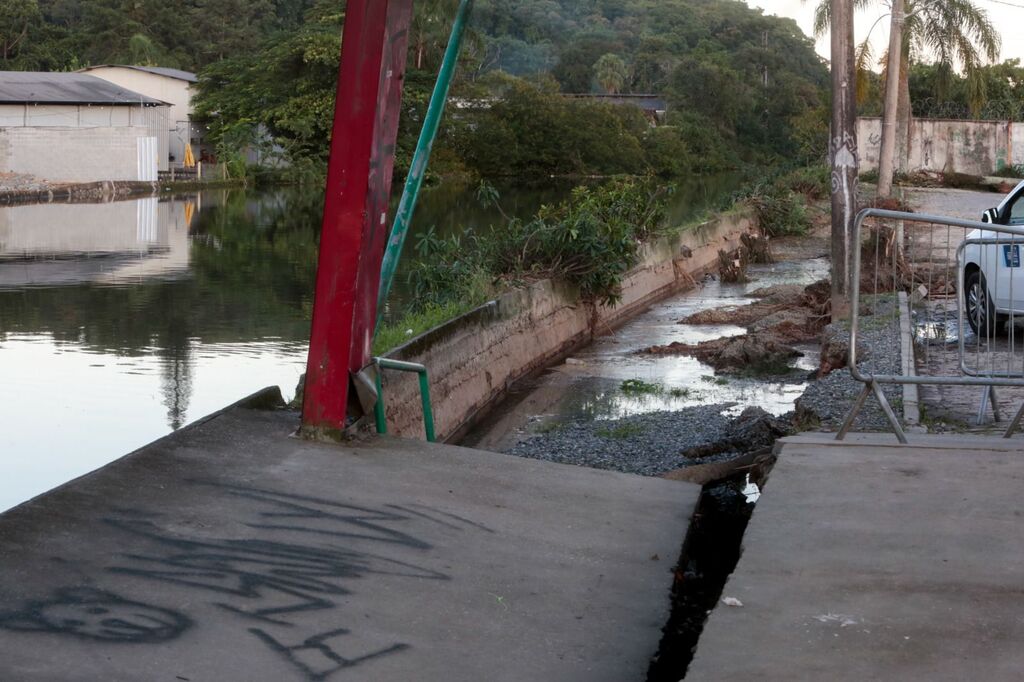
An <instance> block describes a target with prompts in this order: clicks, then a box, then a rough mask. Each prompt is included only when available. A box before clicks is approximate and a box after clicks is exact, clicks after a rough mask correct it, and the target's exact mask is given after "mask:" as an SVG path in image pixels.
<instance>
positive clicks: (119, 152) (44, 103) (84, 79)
mask: <svg viewBox="0 0 1024 682" xmlns="http://www.w3.org/2000/svg"><path fill="white" fill-rule="evenodd" d="M168 108H169V107H168V104H167V103H166V102H164V101H161V100H158V99H155V98H152V97H147V96H146V95H143V94H141V93H138V92H134V91H131V90H127V89H125V88H122V87H119V86H116V85H114V84H113V83H110V82H108V81H105V80H102V79H100V78H95V77H93V76H89V75H86V74H81V73H38V72H29V71H0V173H4V172H13V173H23V174H27V175H33V176H35V177H37V178H40V179H43V180H48V181H51V182H68V183H72V182H97V181H102V180H122V181H123V180H127V181H155V180H156V179H157V170H158V169H159V170H166V169H167V148H168V123H167V121H168Z"/></svg>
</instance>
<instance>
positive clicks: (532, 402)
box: [464, 257, 829, 451]
mask: <svg viewBox="0 0 1024 682" xmlns="http://www.w3.org/2000/svg"><path fill="white" fill-rule="evenodd" d="M828 273H829V264H828V260H827V259H826V258H823V257H815V258H808V259H804V260H798V261H781V262H779V263H776V264H774V265H758V266H752V267H751V269H750V272H749V275H750V280H751V281H750V282H747V283H745V284H723V283H721V282H719V281H717V279H714V278H708V279H707V280H706V281H705V282H703V283H702V284H701V285H700V286H699V287H698V288H697V289H694V290H692V291H689V292H686V293H683V294H680V295H678V296H674V297H672V298H670V299H668V300H666V301H663V302H661V303H658V304H656V305H654V306H652V307H651V309H650V310H648V311H647V312H645V313H643V314H641V315H640V316H638V317H637V318H635V319H634V320H632V321H630V322H629V323H627V324H626V325H624V326H623V327H621V328H620V329H618V330H616V331H615V332H613V333H611V334H609V335H607V336H603V337H601V338H599V339H597V340H596V341H595V342H594V343H593V344H591V345H590V346H589V347H587V348H585V349H583V350H582V351H580V352H578V353H577V354H575V355H574V356H573V357H571V358H569V359H568V360H566V362H565V363H563V364H561V365H559V366H557V367H554V368H552V369H550V370H548V371H546V372H544V373H543V374H542V375H541V376H539V377H537V378H535V379H534V380H532V381H529V382H524V384H523V385H522V386H521V387H518V388H517V389H516V391H515V394H514V395H513V397H512V398H511V399H510V400H509V401H508V402H507V403H506V405H507V409H505V410H503V411H502V414H501V415H500V416H497V417H493V418H491V419H490V420H489V421H487V422H485V423H484V424H482V425H481V426H480V427H479V428H478V429H477V430H476V431H475V432H474V433H472V434H471V435H470V436H469V437H468V438H467V439H466V440H465V441H464V444H465V445H468V446H471V447H480V448H487V449H493V450H502V451H504V450H509V449H510V448H512V447H514V446H515V445H516V444H517V443H518V442H520V441H523V440H528V439H530V438H531V437H533V436H535V435H538V434H545V433H550V432H551V431H552V430H554V429H557V428H559V427H560V425H565V424H570V423H573V422H578V421H580V420H588V421H589V420H609V421H610V420H619V419H623V418H628V417H633V416H638V415H645V414H655V413H663V412H675V411H679V410H684V409H687V408H694V407H700V406H720V409H717V410H716V412H717V413H719V415H720V416H722V417H733V416H737V415H739V414H740V413H742V412H743V410H744V409H746V408H747V407H751V406H757V407H760V408H762V409H764V410H765V411H767V412H768V413H769V414H772V415H776V416H778V415H782V414H785V413H787V412H790V411H792V410H793V403H794V401H795V400H796V399H797V398H799V397H800V396H801V395H802V394H803V393H804V391H805V390H806V388H807V385H808V383H809V375H810V374H811V373H812V371H813V370H815V369H816V368H817V366H818V357H817V356H818V348H817V346H815V345H812V344H797V348H798V349H799V350H801V351H803V352H804V356H803V357H801V358H797V359H796V360H795V361H794V362H793V363H792V365H791V371H790V373H789V374H788V375H784V376H772V377H763V376H741V375H735V374H729V375H716V373H715V371H714V370H713V369H712V368H711V367H709V366H707V365H705V364H703V363H702V362H700V361H699V360H697V359H695V358H693V357H689V356H684V355H648V354H643V353H641V352H640V351H641V350H643V349H645V348H648V347H650V346H652V345H668V344H671V343H673V342H680V343H689V344H694V343H699V342H702V341H709V340H712V339H716V338H722V337H729V336H739V335H741V334H744V333H746V329H745V328H743V327H739V326H731V325H699V326H696V325H686V324H680V323H679V320H681V319H683V318H684V317H686V316H688V315H690V314H692V313H695V312H698V311H701V310H705V309H708V308H717V307H721V306H741V305H746V304H748V303H753V302H755V299H753V298H751V297H750V296H749V294H750V293H751V292H753V291H755V290H757V289H761V288H764V287H769V286H773V285H777V284H795V285H801V286H806V285H810V284H812V283H814V282H816V281H818V280H820V279H824V278H826V277H827V276H828Z"/></svg>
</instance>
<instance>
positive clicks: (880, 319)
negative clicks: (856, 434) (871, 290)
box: [797, 298, 903, 431]
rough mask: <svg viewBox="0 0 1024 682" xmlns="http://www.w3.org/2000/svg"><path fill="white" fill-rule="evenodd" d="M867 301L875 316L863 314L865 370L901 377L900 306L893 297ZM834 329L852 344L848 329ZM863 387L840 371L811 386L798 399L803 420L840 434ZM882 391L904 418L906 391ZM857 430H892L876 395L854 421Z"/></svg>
mask: <svg viewBox="0 0 1024 682" xmlns="http://www.w3.org/2000/svg"><path fill="white" fill-rule="evenodd" d="M866 300H867V303H868V305H869V306H870V307H871V308H872V314H871V315H861V323H860V337H859V340H858V344H857V345H858V351H859V353H858V355H859V357H860V366H861V368H862V370H861V371H863V372H867V373H870V374H899V373H900V354H899V347H900V345H899V344H900V330H899V315H898V313H897V311H896V306H895V305H894V303H893V301H892V299H891V298H886V299H878V300H874V301H872V300H870V299H866ZM832 329H833V330H834V331H835V333H836V335H837V337H838V338H841V339H843V340H844V341H846V342H849V338H850V333H849V330H848V328H846V327H844V326H834V327H832ZM863 388H864V385H863V384H861V383H860V382H858V381H855V380H854V379H853V377H852V376H850V371H849V370H848V369H840V370H836V371H834V372H832V373H831V374H828V375H827V376H825V377H823V378H821V379H819V380H817V381H815V382H813V383H812V384H811V385H810V386H808V388H807V391H805V392H804V395H803V396H802V397H801V398H800V399H799V400H797V409H798V413H799V414H800V416H801V417H804V416H812V417H814V418H817V419H819V420H820V421H821V429H822V430H825V431H837V430H839V427H840V426H841V425H842V423H843V420H844V419H846V415H847V414H849V412H850V410H851V409H852V407H853V402H854V400H856V398H857V395H858V394H859V393H860V392H861V390H862V389H863ZM882 390H883V391H884V392H885V395H886V397H887V398H888V399H889V404H890V405H892V408H893V409H894V410H895V411H896V415H897V416H900V417H902V414H903V390H902V388H901V387H899V386H893V385H888V386H883V387H882ZM854 430H855V431H891V430H892V428H891V427H890V426H889V420H888V419H886V417H885V413H884V412H882V408H881V407H879V405H878V401H877V400H875V398H874V396H870V397H869V398H868V400H867V402H866V403H865V404H864V409H863V410H861V412H860V415H858V417H857V421H856V422H854Z"/></svg>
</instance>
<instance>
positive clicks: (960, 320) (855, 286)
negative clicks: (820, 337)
mask: <svg viewBox="0 0 1024 682" xmlns="http://www.w3.org/2000/svg"><path fill="white" fill-rule="evenodd" d="M868 218H879V219H882V220H893V221H898V222H900V223H902V224H904V225H909V224H912V223H923V224H930V225H932V228H933V229H932V231H931V232H929V233H928V236H929V238H930V239H931V240H934V236H935V231H934V226H944V227H945V228H946V232H947V234H946V246H945V249H946V256H945V257H944V258H943V259H941V260H938V261H937V260H936V259H935V254H934V243H929V244H925V245H924V246H925V247H926V248H928V256H927V262H928V266H929V269H928V281H927V284H928V286H927V287H926V286H924V284H923V283H922V284H921V286H920V287H918V288H919V289H923V290H925V293H922V294H921V297H922V299H924V298H928V297H929V296H930V295H931V294H932V288H931V284H932V273H933V272H934V267H935V264H936V263H937V262H941V263H942V264H943V265H944V266H945V267H946V268H947V272H948V268H949V267H955V268H956V276H955V278H954V279H953V281H954V282H955V289H956V292H955V294H956V305H957V312H956V320H957V330H958V334H959V338H958V339H957V353H958V356H959V357H958V369H959V371H960V376H901V375H874V374H870V373H867V372H864V371H862V368H861V367H859V366H858V364H857V363H858V352H857V340H858V337H859V334H860V294H861V291H860V290H861V286H860V285H861V277H862V275H863V273H862V269H863V263H862V260H863V258H862V254H861V250H862V248H863V245H862V233H863V226H864V222H865V221H866V220H867V219H868ZM951 228H958V229H964V230H967V231H978V232H979V235H980V236H975V237H970V236H969V235H968V234H966V233H965V236H964V239H962V240H961V241H960V242H959V244H958V246H957V247H956V249H955V254H956V257H955V259H954V261H953V262H950V254H951V252H953V251H954V250H953V246H952V245H953V244H954V242H953V241H952V236H951V231H950V230H951ZM986 233H988V234H992V235H994V236H985V235H986ZM876 239H881V234H880V233H879V234H878V235H876ZM1006 242H1009V245H1010V246H1009V248H1010V256H1009V257H1008V258H1009V260H1010V261H1011V262H1016V258H1017V256H1016V253H1017V251H1015V250H1014V249H1015V247H1017V246H1019V245H1024V226H1015V225H998V224H993V223H983V222H980V221H974V220H964V219H961V218H950V217H943V216H935V215H928V214H921V213H906V212H901V211H889V210H883V209H875V208H870V209H865V210H863V211H861V212H860V213H859V214H858V215H857V219H856V221H855V222H854V233H853V241H852V244H853V245H854V250H853V254H852V256H853V258H852V270H853V272H852V273H851V278H852V279H851V286H850V292H851V301H850V302H851V316H850V352H849V369H850V374H851V376H852V377H853V378H854V379H855V380H857V381H858V382H860V383H862V384H864V388H863V390H862V391H861V392H860V394H859V395H858V396H857V398H856V400H855V402H854V404H853V407H852V409H851V411H850V412H849V414H848V415H847V417H846V419H845V420H844V422H843V425H842V427H841V428H840V430H839V433H838V434H837V436H836V439H837V440H843V439H844V438H845V437H846V435H847V433H848V432H849V431H850V429H851V428H852V426H853V423H854V420H855V419H856V417H857V414H858V413H859V412H860V411H861V410H862V409H863V407H864V403H865V401H866V400H867V398H868V396H869V395H870V394H874V396H875V398H876V399H877V400H878V403H879V405H880V407H881V408H882V410H883V412H884V413H885V416H886V418H887V419H888V421H889V423H890V424H891V426H892V428H893V431H894V432H895V434H896V437H897V438H898V439H899V440H900V442H901V443H906V442H907V439H906V435H905V433H904V431H903V427H902V424H901V423H900V421H899V419H898V418H897V416H896V414H895V412H894V411H893V409H892V406H891V405H890V404H889V401H888V399H887V398H886V396H885V393H884V392H883V391H882V385H883V384H895V385H918V386H941V385H950V386H977V387H981V388H983V389H984V396H983V399H982V404H981V407H980V411H981V414H980V416H979V419H981V418H982V417H983V416H984V411H985V410H986V407H987V404H986V403H989V402H990V401H991V406H992V409H993V413H994V415H995V416H996V420H997V421H999V416H1000V415H999V408H998V405H997V404H996V402H995V389H996V387H1018V388H1024V367H1022V369H1021V370H1020V371H1016V370H1010V369H1009V368H1008V369H1007V370H1006V371H1003V370H997V369H996V368H995V357H996V355H995V354H997V353H998V352H999V351H998V347H996V346H994V345H993V343H992V339H993V338H994V334H993V333H991V324H992V322H994V321H989V320H987V319H986V321H985V324H984V328H982V329H980V330H979V332H978V344H977V345H978V347H977V349H976V350H977V353H978V359H977V361H976V363H975V364H976V366H974V367H972V366H970V365H969V364H968V359H967V344H966V340H965V332H964V329H965V322H967V320H966V312H965V311H966V298H965V296H966V294H965V291H964V288H965V286H966V283H965V269H966V267H967V264H968V260H969V258H968V255H967V251H966V249H967V248H968V247H970V246H976V247H981V248H982V252H981V255H979V256H977V257H978V258H981V259H982V262H981V269H982V270H983V271H984V265H985V261H984V259H985V257H986V254H987V251H986V250H984V248H983V247H985V246H991V245H995V246H996V247H997V248H996V252H997V253H996V258H997V261H998V260H999V253H998V252H999V248H998V247H1000V245H1004V248H1006V247H1005V243H1006ZM920 246H921V245H920V244H918V247H920ZM902 247H903V244H902V243H900V244H899V245H898V248H900V249H902ZM896 250H897V245H896V244H894V245H893V253H894V262H893V281H892V287H893V291H892V293H893V294H895V293H896V292H897V289H902V288H903V287H904V286H905V285H906V284H905V282H906V280H902V281H901V279H900V277H901V274H903V273H902V271H901V270H899V269H898V268H897V267H896V260H895V259H896ZM875 258H876V262H875V264H874V265H875V269H876V270H875V272H876V274H875V292H874V293H875V295H876V296H877V295H878V294H879V290H878V272H879V267H880V263H879V262H878V252H877V249H876V256H875ZM998 266H999V265H998V262H997V264H996V267H997V268H998ZM909 267H910V280H909V286H910V287H911V288H913V287H914V286H915V285H916V284H917V283H918V280H916V279H915V277H916V275H917V274H919V273H918V272H917V271H915V270H914V269H913V265H909ZM1007 267H1019V265H1017V266H1012V265H1010V264H1008V266H1007ZM1012 277H1013V272H1012V270H1011V272H1010V286H1011V291H1010V295H1009V307H1010V311H1009V317H1010V321H1011V323H1012V321H1013V316H1014V313H1015V311H1014V310H1013V307H1014V305H1013V300H1014V297H1013V291H1012V285H1013V279H1012ZM996 279H998V278H996ZM945 283H946V284H945V287H946V288H944V289H943V290H942V291H943V292H945V293H944V294H942V295H946V296H948V294H949V289H948V287H949V285H950V279H949V277H948V275H947V277H946V279H945ZM990 286H994V287H995V289H994V291H995V293H994V294H993V293H990V292H989V291H985V292H984V299H985V304H986V305H988V304H989V303H988V299H989V298H992V299H996V301H994V302H993V303H992V307H991V308H990V309H988V310H986V311H985V312H986V314H995V315H998V314H1000V313H998V310H997V306H998V298H999V297H998V293H999V282H998V281H993V282H989V283H986V287H990ZM976 305H979V306H980V303H977V304H976ZM926 310H927V307H926ZM941 312H943V313H948V307H946V308H944V309H942V311H941ZM979 314H980V313H979ZM930 315H931V313H929V323H930ZM979 323H980V322H979ZM943 333H944V336H943V339H944V340H945V339H946V338H948V337H946V336H945V332H943ZM982 336H984V337H985V338H986V345H985V351H984V352H985V354H986V356H985V357H984V358H983V357H982V355H981V352H982V351H981V348H982V346H981V338H982ZM1014 339H1015V336H1014V333H1013V331H1012V330H1011V332H1010V347H1009V356H1010V359H1009V360H1008V367H1009V364H1010V363H1012V362H1013V356H1014V353H1015V344H1014ZM944 342H946V343H948V341H944ZM985 361H991V367H985V364H984V363H985ZM1022 421H1024V406H1022V407H1021V409H1020V410H1019V411H1018V412H1017V413H1016V416H1015V417H1014V419H1013V420H1012V421H1011V423H1010V425H1009V427H1008V428H1007V430H1006V432H1005V434H1004V437H1005V438H1009V437H1010V436H1011V435H1013V433H1014V431H1015V430H1016V429H1017V428H1018V427H1019V426H1020V425H1021V423H1022Z"/></svg>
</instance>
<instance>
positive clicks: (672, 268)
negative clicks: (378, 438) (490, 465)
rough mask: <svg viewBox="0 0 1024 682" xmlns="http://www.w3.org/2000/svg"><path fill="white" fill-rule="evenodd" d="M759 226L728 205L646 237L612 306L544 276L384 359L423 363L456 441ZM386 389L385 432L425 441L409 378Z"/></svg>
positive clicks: (445, 429)
mask: <svg viewBox="0 0 1024 682" xmlns="http://www.w3.org/2000/svg"><path fill="white" fill-rule="evenodd" d="M757 229H758V226H757V219H756V216H755V214H754V212H753V211H751V210H749V209H744V210H733V211H729V212H727V213H724V214H722V215H719V216H717V217H716V218H714V219H712V220H709V221H707V222H704V223H701V224H699V225H695V226H693V227H689V228H687V229H686V230H685V231H682V232H680V233H679V234H677V235H672V236H667V237H662V238H660V239H657V240H654V241H652V242H650V243H648V244H645V245H644V249H643V255H642V256H641V261H640V263H639V264H638V265H637V266H636V267H635V268H633V269H632V270H631V271H630V272H629V273H627V274H626V276H625V278H624V282H623V287H622V289H623V297H622V301H621V302H620V304H619V305H617V306H614V307H606V306H600V305H594V304H590V303H586V302H583V301H581V300H580V298H579V294H578V292H577V291H576V290H575V289H573V288H572V287H570V286H567V285H566V284H564V283H561V282H557V281H554V280H551V279H545V280H540V281H537V282H533V283H531V284H529V285H528V286H525V287H522V288H519V289H514V290H511V291H508V292H505V293H504V294H502V295H501V296H500V297H498V298H497V299H495V300H493V301H490V302H488V303H486V304H484V305H482V306H480V307H478V308H476V309H474V310H472V311H470V312H468V313H466V314H465V315H462V316H459V317H457V318H454V319H452V320H449V321H448V322H446V323H444V324H441V325H439V326H437V327H435V328H433V329H430V330H428V331H427V332H425V333H423V334H421V335H419V336H417V337H415V338H413V339H410V340H409V341H408V342H407V343H405V344H404V345H402V346H399V347H398V348H396V349H394V350H392V351H390V352H388V353H387V354H386V356H385V357H389V358H393V359H396V360H403V361H408V362H416V363H419V364H422V365H425V366H426V367H427V368H428V369H429V372H430V381H431V394H432V396H433V398H434V416H435V422H436V425H437V426H436V428H437V434H438V438H439V439H440V440H442V441H444V442H449V443H457V442H458V440H459V439H460V438H461V437H462V436H464V435H465V433H466V432H467V431H468V430H469V429H470V428H472V427H473V425H475V424H477V423H479V421H480V420H481V419H483V418H484V417H486V415H487V414H488V413H489V412H490V411H491V410H492V409H494V408H495V407H496V406H497V405H499V404H500V403H501V402H502V400H504V399H505V397H506V396H507V394H508V392H509V390H510V389H511V388H512V386H513V385H514V384H515V383H516V382H519V381H521V380H523V379H526V378H528V377H530V376H534V375H536V374H537V373H538V372H540V371H543V370H544V369H546V368H547V367H550V366H552V365H553V364H556V363H558V362H560V361H562V360H564V359H565V358H567V357H569V356H570V355H571V354H572V353H573V352H575V351H577V350H578V349H579V348H581V347H583V346H585V345H586V344H588V343H590V342H591V341H592V340H593V338H594V337H596V336H599V335H602V334H607V333H610V332H612V331H614V330H615V329H617V328H618V327H620V326H621V325H623V324H625V323H627V322H628V321H629V320H631V319H633V318H634V317H636V316H637V315H639V314H641V313H642V312H644V311H645V310H647V309H648V308H649V307H650V306H651V305H653V304H655V303H657V302H658V301H660V300H663V299H665V298H667V297H668V296H671V295H673V294H676V293H678V292H680V291H683V290H685V289H687V288H691V287H693V286H694V285H695V277H699V276H700V275H703V274H705V273H707V272H710V271H713V270H714V269H715V268H716V267H717V262H718V260H717V258H718V251H719V250H721V249H723V248H726V249H730V250H735V249H736V248H738V247H739V246H740V236H741V235H742V234H745V233H748V232H751V231H756V230H757ZM384 395H385V399H386V402H387V419H388V431H389V433H394V434H396V435H399V436H406V437H409V438H421V437H422V432H423V427H422V408H421V406H420V396H419V388H418V384H417V382H416V380H415V378H414V377H407V376H396V377H389V378H388V381H387V384H386V386H385V390H384Z"/></svg>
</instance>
